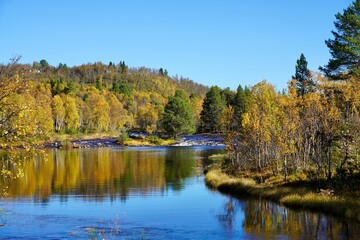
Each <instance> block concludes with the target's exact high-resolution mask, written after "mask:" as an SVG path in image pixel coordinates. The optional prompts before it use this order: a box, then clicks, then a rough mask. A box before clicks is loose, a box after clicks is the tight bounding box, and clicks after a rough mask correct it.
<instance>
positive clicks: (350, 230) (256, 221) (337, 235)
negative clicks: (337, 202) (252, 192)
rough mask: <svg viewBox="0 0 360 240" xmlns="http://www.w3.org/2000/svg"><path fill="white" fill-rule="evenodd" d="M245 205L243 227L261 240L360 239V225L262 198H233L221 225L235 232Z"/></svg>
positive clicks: (226, 204) (221, 218)
mask: <svg viewBox="0 0 360 240" xmlns="http://www.w3.org/2000/svg"><path fill="white" fill-rule="evenodd" d="M240 204H241V205H242V206H243V209H242V210H243V214H244V217H245V219H244V222H243V227H244V229H245V231H246V232H247V233H248V234H249V235H253V236H256V237H257V238H261V239H273V238H284V237H285V238H291V239H356V238H357V236H360V224H358V223H351V224H349V223H348V222H346V221H341V220H339V219H335V218H332V217H329V216H324V215H323V214H315V213H311V212H307V211H294V210H290V209H287V208H285V207H283V206H280V205H278V204H275V203H272V202H269V201H266V200H262V199H245V200H242V201H241V202H239V200H238V199H235V198H232V197H230V198H229V201H228V202H226V203H225V204H224V212H223V213H222V214H219V215H217V216H216V217H217V218H218V220H219V223H220V224H221V225H222V226H223V227H224V228H226V229H228V230H235V229H233V228H234V225H235V220H236V215H238V214H240V211H239V206H240Z"/></svg>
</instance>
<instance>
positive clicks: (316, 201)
mask: <svg viewBox="0 0 360 240" xmlns="http://www.w3.org/2000/svg"><path fill="white" fill-rule="evenodd" d="M205 181H206V184H207V185H208V186H209V187H210V188H213V189H217V190H219V191H220V192H223V193H228V194H232V195H237V196H258V197H262V198H266V199H269V200H272V201H275V202H278V203H280V204H282V205H284V206H286V207H290V208H296V209H305V210H311V211H316V212H322V213H325V214H329V215H334V216H337V217H341V218H348V219H352V220H356V221H360V200H358V199H355V198H349V197H344V196H339V195H322V194H319V193H317V192H316V191H314V190H313V189H311V188H309V187H306V186H304V187H301V186H300V185H301V184H293V185H292V186H287V185H285V184H282V185H276V186H266V185H259V184H256V182H255V181H254V180H253V179H249V178H234V177H230V176H228V175H227V174H225V173H223V172H221V171H220V170H211V171H209V172H208V173H207V174H206V177H205Z"/></svg>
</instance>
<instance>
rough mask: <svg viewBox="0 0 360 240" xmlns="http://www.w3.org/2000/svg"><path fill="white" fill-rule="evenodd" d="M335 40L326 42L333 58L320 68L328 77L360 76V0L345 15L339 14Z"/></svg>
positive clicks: (335, 23) (336, 21)
mask: <svg viewBox="0 0 360 240" xmlns="http://www.w3.org/2000/svg"><path fill="white" fill-rule="evenodd" d="M335 17H336V20H335V22H334V25H335V28H336V31H332V34H333V35H334V39H328V40H326V41H325V43H326V45H327V46H328V48H329V49H330V53H331V55H332V58H331V59H330V60H329V62H328V64H327V65H326V66H324V67H320V70H322V71H323V72H324V73H325V74H326V75H327V76H329V77H331V78H333V79H342V78H344V77H345V76H346V75H347V74H350V75H354V76H359V75H360V0H356V1H354V2H353V3H352V4H351V5H350V6H349V7H348V8H347V9H345V10H344V12H343V14H340V13H337V14H336V15H335Z"/></svg>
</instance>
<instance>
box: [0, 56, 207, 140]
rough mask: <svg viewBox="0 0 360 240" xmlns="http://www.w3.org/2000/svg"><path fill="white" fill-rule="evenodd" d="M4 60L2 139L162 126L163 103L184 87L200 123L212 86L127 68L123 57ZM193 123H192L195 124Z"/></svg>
mask: <svg viewBox="0 0 360 240" xmlns="http://www.w3.org/2000/svg"><path fill="white" fill-rule="evenodd" d="M18 60H19V59H18V58H17V59H12V60H11V61H10V63H9V64H7V65H1V66H0V139H1V142H2V143H3V144H5V145H6V144H7V143H9V142H14V141H21V140H24V141H30V142H31V141H33V140H37V139H39V138H42V139H43V138H46V137H47V136H51V135H52V134H53V133H55V132H58V133H70V134H71V133H92V132H104V131H119V130H121V129H126V130H138V131H146V132H149V133H152V132H155V131H157V132H159V131H160V132H161V131H164V128H163V125H162V119H163V114H164V108H165V106H166V104H167V102H168V99H169V98H170V97H174V95H175V92H177V91H180V92H183V94H184V95H185V97H186V98H187V101H188V102H187V103H188V108H191V109H192V112H193V113H192V115H191V118H192V119H191V120H192V124H194V128H195V125H196V124H197V125H199V123H198V121H199V117H196V116H199V114H200V112H201V107H202V101H203V98H204V94H205V93H206V92H207V91H208V87H206V86H203V85H201V84H197V83H195V82H193V81H191V80H189V79H185V78H182V77H180V78H179V77H169V76H168V73H167V71H166V70H164V69H162V68H161V69H159V70H154V69H148V68H144V67H141V68H129V67H128V66H127V65H126V64H125V62H120V63H119V64H114V63H112V62H110V63H109V64H107V65H106V64H102V63H100V62H97V63H94V64H84V65H81V66H74V67H71V68H70V67H67V66H66V64H59V66H58V67H54V66H51V65H50V64H48V63H47V61H46V60H41V61H40V62H34V63H33V64H19V63H18ZM194 128H193V129H194Z"/></svg>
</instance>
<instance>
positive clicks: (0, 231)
mask: <svg viewBox="0 0 360 240" xmlns="http://www.w3.org/2000/svg"><path fill="white" fill-rule="evenodd" d="M222 151H223V149H222V148H221V147H157V148H98V149H72V150H58V149H55V150H49V151H48V152H47V155H46V157H43V156H38V157H35V158H32V159H30V160H24V161H23V162H22V164H21V166H20V167H21V171H22V173H23V176H22V177H20V178H18V179H14V180H12V181H8V180H6V181H5V179H2V180H0V184H1V185H2V188H6V192H7V194H8V195H7V196H6V197H3V198H1V199H0V209H1V210H0V224H1V227H0V238H7V239H14V238H15V239H39V238H41V239H71V238H78V239H79V238H86V239H356V238H357V237H358V236H360V226H359V225H358V224H355V223H349V222H345V221H340V220H338V219H334V218H331V217H325V216H323V215H322V214H314V213H309V212H305V211H301V212H300V211H292V210H289V209H287V208H284V207H281V206H279V205H277V204H273V203H271V202H268V201H261V200H260V199H236V198H233V197H230V196H225V195H222V194H220V193H218V192H216V191H211V190H209V189H208V188H207V187H206V185H205V184H204V176H203V167H204V165H205V164H206V159H207V157H208V156H209V155H211V154H214V153H219V152H222ZM2 164H3V166H4V162H3V163H2ZM11 170H12V171H16V169H11ZM17 170H19V169H17Z"/></svg>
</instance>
